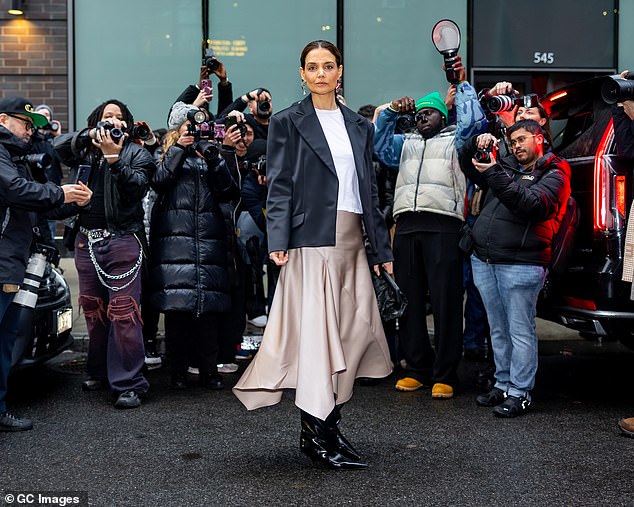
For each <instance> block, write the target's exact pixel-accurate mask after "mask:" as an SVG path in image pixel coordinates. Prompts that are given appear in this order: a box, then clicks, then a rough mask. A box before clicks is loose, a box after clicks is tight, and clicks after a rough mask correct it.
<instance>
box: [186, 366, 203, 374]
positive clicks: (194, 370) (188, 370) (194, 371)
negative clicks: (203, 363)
mask: <svg viewBox="0 0 634 507" xmlns="http://www.w3.org/2000/svg"><path fill="white" fill-rule="evenodd" d="M187 373H191V374H192V375H200V370H199V369H198V368H194V367H193V366H190V367H189V368H187Z"/></svg>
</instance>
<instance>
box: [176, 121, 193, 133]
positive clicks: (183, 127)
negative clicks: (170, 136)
mask: <svg viewBox="0 0 634 507" xmlns="http://www.w3.org/2000/svg"><path fill="white" fill-rule="evenodd" d="M189 124H190V121H189V120H185V122H184V123H183V124H182V125H181V126H180V127H178V133H179V134H180V135H181V136H182V135H185V133H186V132H187V128H188V127H189Z"/></svg>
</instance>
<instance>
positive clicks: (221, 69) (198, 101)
mask: <svg viewBox="0 0 634 507" xmlns="http://www.w3.org/2000/svg"><path fill="white" fill-rule="evenodd" d="M207 60H209V61H210V62H213V63H210V65H207V64H206V63H205V62H206V61H207ZM205 62H203V65H202V66H201V67H200V78H199V81H198V83H197V84H195V85H188V86H187V88H185V90H183V92H182V93H181V94H180V95H179V96H178V97H177V98H176V100H175V101H174V104H173V105H172V107H171V108H170V113H169V115H168V122H167V123H168V124H169V123H170V120H169V116H171V115H172V112H173V111H172V110H173V109H174V107H175V106H177V105H179V106H181V107H180V109H181V111H180V112H176V113H175V114H176V117H177V118H178V117H180V116H182V115H183V114H187V111H189V109H191V108H192V107H194V108H201V109H204V110H205V111H206V112H207V113H209V114H208V119H210V120H211V119H213V118H214V115H213V114H212V113H211V112H210V111H209V104H210V103H211V101H212V100H213V88H212V83H211V75H212V74H213V75H216V76H217V77H218V79H219V82H218V87H217V88H218V108H217V110H216V111H217V114H216V116H217V117H220V116H221V114H220V113H221V111H223V110H225V109H226V108H227V107H228V105H229V104H231V102H232V101H233V87H232V85H231V81H229V79H228V78H227V69H226V68H225V66H224V64H223V63H222V62H221V61H220V60H218V59H217V58H215V57H212V58H209V59H206V60H205ZM210 73H211V74H210ZM206 81H207V82H206ZM204 84H208V85H209V87H208V88H206V87H204V86H202V85H204ZM184 104H187V106H188V107H187V108H186V109H184V108H183V107H182V106H183V105H184ZM183 111H184V113H183ZM179 115H180V116H179Z"/></svg>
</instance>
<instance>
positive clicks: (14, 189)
mask: <svg viewBox="0 0 634 507" xmlns="http://www.w3.org/2000/svg"><path fill="white" fill-rule="evenodd" d="M30 149H31V146H30V144H27V143H25V142H23V141H21V140H20V139H18V138H17V137H16V136H14V135H13V134H12V133H11V132H10V131H9V130H7V129H6V128H4V127H1V126H0V284H4V283H11V284H20V283H22V280H23V279H24V272H25V270H26V264H27V261H28V259H29V252H30V246H31V242H32V241H33V226H34V225H35V224H36V223H37V213H38V212H39V213H44V212H46V211H49V210H51V209H53V208H56V207H60V206H62V205H63V203H64V191H63V190H62V189H61V188H60V187H59V186H57V185H55V184H53V183H37V182H35V181H33V178H32V176H31V173H30V171H29V169H28V167H27V166H26V164H25V163H24V162H22V161H16V162H14V161H13V160H12V158H13V157H21V156H22V155H26V154H27V153H28V152H29V151H30Z"/></svg>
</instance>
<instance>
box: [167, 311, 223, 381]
mask: <svg viewBox="0 0 634 507" xmlns="http://www.w3.org/2000/svg"><path fill="white" fill-rule="evenodd" d="M218 322H219V314H217V313H213V312H208V313H203V314H201V315H200V316H196V314H194V313H190V312H165V341H166V343H167V353H168V355H169V357H170V360H171V364H172V372H173V373H175V374H183V375H184V374H185V373H187V367H188V366H190V365H191V361H192V360H194V361H196V363H197V366H198V368H199V369H200V375H201V378H202V377H203V376H204V375H209V374H214V373H218V366H217V364H218Z"/></svg>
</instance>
